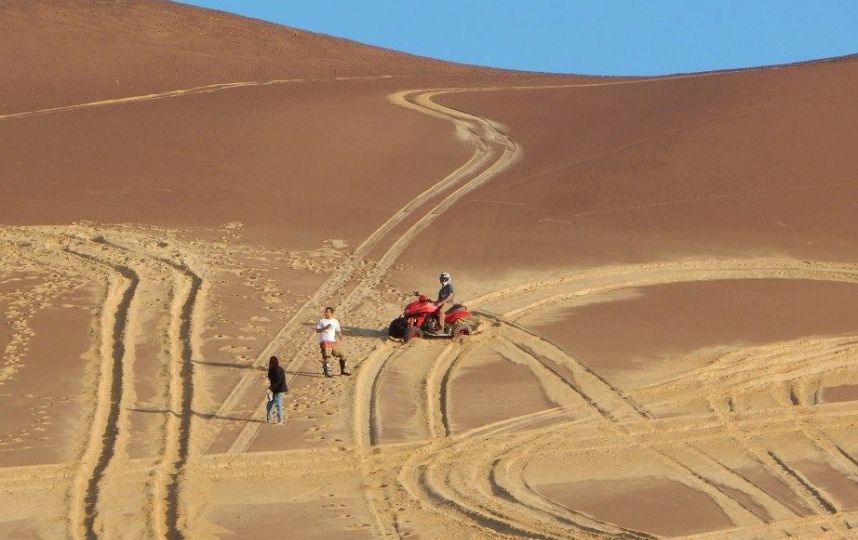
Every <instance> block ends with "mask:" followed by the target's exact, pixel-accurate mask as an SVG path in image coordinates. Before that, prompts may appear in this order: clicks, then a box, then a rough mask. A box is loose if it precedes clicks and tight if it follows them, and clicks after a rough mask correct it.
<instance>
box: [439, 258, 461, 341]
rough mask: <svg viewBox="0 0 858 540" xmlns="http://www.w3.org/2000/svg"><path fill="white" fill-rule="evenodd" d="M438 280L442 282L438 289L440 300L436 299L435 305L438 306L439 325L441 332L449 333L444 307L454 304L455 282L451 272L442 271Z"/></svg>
mask: <svg viewBox="0 0 858 540" xmlns="http://www.w3.org/2000/svg"><path fill="white" fill-rule="evenodd" d="M438 280H439V281H440V282H441V289H440V290H439V291H438V300H436V301H435V305H436V306H438V311H437V312H436V313H437V314H438V326H439V327H440V328H441V333H442V334H446V333H447V323H446V322H445V320H444V319H445V317H444V308H445V306H448V305H449V306H452V305H453V300H454V299H455V297H456V292H455V290H454V289H453V282H452V281H451V280H450V273H449V272H441V275H440V276H438Z"/></svg>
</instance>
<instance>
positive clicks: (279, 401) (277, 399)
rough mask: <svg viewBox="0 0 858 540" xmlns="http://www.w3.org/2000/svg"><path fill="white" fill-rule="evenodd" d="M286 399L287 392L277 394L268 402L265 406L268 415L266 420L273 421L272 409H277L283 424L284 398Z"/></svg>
mask: <svg viewBox="0 0 858 540" xmlns="http://www.w3.org/2000/svg"><path fill="white" fill-rule="evenodd" d="M284 397H286V392H277V393H276V394H274V395H273V396H271V399H269V400H268V404H267V405H266V406H265V409H266V415H265V419H266V420H268V421H269V422H270V421H271V409H272V408H274V407H277V414H278V416H279V418H280V423H281V424H282V423H283V420H284V418H283V398H284Z"/></svg>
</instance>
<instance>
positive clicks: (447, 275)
mask: <svg viewBox="0 0 858 540" xmlns="http://www.w3.org/2000/svg"><path fill="white" fill-rule="evenodd" d="M438 279H440V280H441V281H442V282H444V283H446V282H448V281H450V272H441V275H440V276H438Z"/></svg>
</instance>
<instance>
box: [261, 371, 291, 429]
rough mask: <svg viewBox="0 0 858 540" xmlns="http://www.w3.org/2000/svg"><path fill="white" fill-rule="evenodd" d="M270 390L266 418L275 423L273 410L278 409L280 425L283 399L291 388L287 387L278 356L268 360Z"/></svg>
mask: <svg viewBox="0 0 858 540" xmlns="http://www.w3.org/2000/svg"><path fill="white" fill-rule="evenodd" d="M268 382H269V386H268V389H269V390H270V391H271V394H270V397H269V398H268V404H267V405H266V407H265V408H266V415H265V418H266V420H268V421H269V422H273V420H272V419H271V409H273V408H275V407H276V408H277V416H278V418H279V419H280V421H279V422H277V423H278V424H281V425H282V424H283V420H284V419H283V398H284V397H286V392H288V391H289V388H288V387H287V386H286V372H285V371H283V368H282V367H280V361H279V360H277V357H276V356H272V357H271V359H270V360H268Z"/></svg>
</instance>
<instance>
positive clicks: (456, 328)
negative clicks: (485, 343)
mask: <svg viewBox="0 0 858 540" xmlns="http://www.w3.org/2000/svg"><path fill="white" fill-rule="evenodd" d="M470 334H471V325H470V324H468V323H467V322H466V321H463V320H458V321H456V322H454V323H453V328H451V329H450V335H451V336H452V337H454V338H455V337H459V336H467V335H470Z"/></svg>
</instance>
